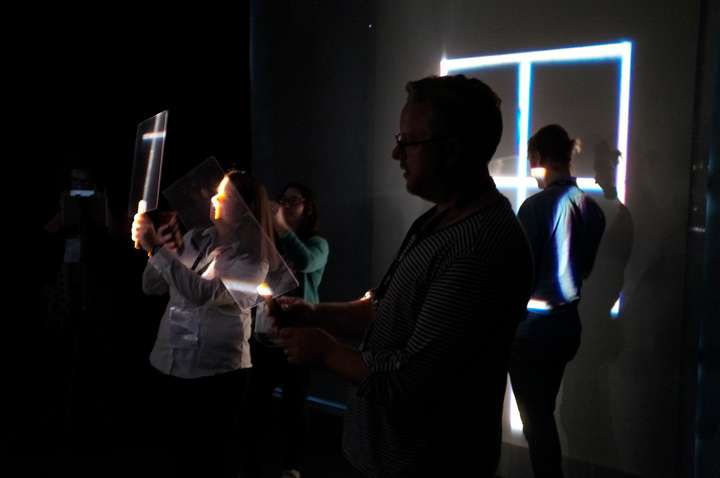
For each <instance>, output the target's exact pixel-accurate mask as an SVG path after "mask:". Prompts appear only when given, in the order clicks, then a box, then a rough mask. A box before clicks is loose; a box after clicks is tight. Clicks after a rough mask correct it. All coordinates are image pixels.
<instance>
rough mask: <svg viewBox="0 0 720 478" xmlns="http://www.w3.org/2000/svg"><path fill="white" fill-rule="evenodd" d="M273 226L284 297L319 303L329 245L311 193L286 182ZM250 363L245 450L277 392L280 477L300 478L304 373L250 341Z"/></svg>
mask: <svg viewBox="0 0 720 478" xmlns="http://www.w3.org/2000/svg"><path fill="white" fill-rule="evenodd" d="M273 219H274V220H273V225H274V229H275V234H276V237H277V239H276V240H277V246H278V250H279V251H280V253H281V254H282V256H283V258H284V259H285V261H286V262H287V264H288V265H289V266H290V268H291V269H292V270H293V272H294V273H295V277H297V279H298V282H299V283H300V284H299V286H298V288H297V289H295V290H294V291H292V292H290V293H289V294H288V295H291V296H296V297H301V298H303V299H304V300H305V301H307V302H309V303H312V304H317V303H318V302H320V296H319V293H318V288H319V286H320V281H321V280H322V277H323V273H324V272H325V265H326V264H327V259H328V254H329V246H328V242H327V241H326V240H325V239H324V238H322V237H321V236H319V235H318V233H317V224H318V213H317V204H316V203H315V197H314V194H313V193H312V191H311V190H310V189H309V188H307V187H306V186H304V185H302V184H298V183H290V184H288V185H287V186H285V188H283V193H282V195H281V196H280V198H279V200H278V204H277V206H276V207H275V208H274V215H273ZM251 353H252V362H253V369H252V370H253V371H252V381H251V390H250V400H251V405H252V409H253V410H254V411H255V413H253V417H254V418H255V419H256V421H255V423H254V427H253V428H254V435H255V436H254V437H253V439H251V440H250V443H249V447H250V448H254V447H255V446H257V445H259V443H258V442H259V441H260V440H261V438H262V436H261V435H262V432H263V430H264V428H265V427H264V425H265V424H264V423H263V422H262V418H263V417H267V416H269V415H268V413H269V411H268V409H269V407H270V406H271V399H272V393H273V390H275V388H276V387H278V386H280V387H281V388H282V405H281V406H282V415H281V416H282V431H283V435H284V436H283V440H282V441H281V442H280V443H279V444H278V443H277V442H276V441H275V440H273V444H274V445H278V446H277V447H276V449H277V450H279V451H280V453H282V454H283V456H282V459H281V460H282V465H283V472H282V476H283V477H288V478H299V477H300V470H301V468H302V457H303V449H302V448H303V442H304V438H305V416H304V415H305V413H304V412H305V397H306V396H307V387H308V378H309V377H308V368H306V367H305V366H299V365H292V364H289V363H288V361H287V358H286V356H285V354H284V352H283V350H282V349H281V348H269V347H266V346H264V345H262V344H260V343H259V342H257V341H255V340H252V341H251ZM249 451H250V453H249V454H248V455H249V456H248V459H249V461H250V463H249V465H250V468H251V470H252V471H254V472H257V471H259V468H260V463H258V462H257V459H258V457H259V456H261V455H262V454H261V453H257V452H254V451H253V450H252V449H251V450H249Z"/></svg>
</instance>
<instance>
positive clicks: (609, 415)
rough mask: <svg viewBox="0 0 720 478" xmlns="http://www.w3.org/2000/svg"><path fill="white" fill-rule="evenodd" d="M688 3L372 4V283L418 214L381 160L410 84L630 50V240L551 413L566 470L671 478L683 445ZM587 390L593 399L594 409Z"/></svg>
mask: <svg viewBox="0 0 720 478" xmlns="http://www.w3.org/2000/svg"><path fill="white" fill-rule="evenodd" d="M698 3H699V2H698V1H694V0H693V1H663V2H654V1H642V2H641V1H623V2H619V1H617V2H615V1H614V2H608V1H606V2H596V1H588V0H580V1H573V2H571V1H567V0H563V1H556V2H536V1H528V0H520V1H514V2H476V1H463V0H454V1H449V0H445V1H439V0H438V1H433V0H427V1H410V0H405V1H379V2H377V3H376V11H375V16H374V20H373V27H372V32H373V40H374V42H375V71H374V80H373V82H372V83H373V84H372V91H373V94H372V96H371V125H372V126H371V129H370V134H371V143H370V145H371V146H370V151H369V157H368V161H369V165H370V170H369V174H370V181H369V187H370V191H369V195H370V201H371V204H372V241H371V242H372V256H371V274H370V275H371V278H372V279H373V280H375V281H377V280H379V279H380V277H381V276H382V274H383V273H384V271H385V268H386V267H387V265H388V264H389V263H390V262H391V260H392V257H393V255H394V254H395V252H396V249H397V247H398V245H399V243H400V241H401V239H402V237H403V235H404V233H405V231H406V230H407V228H408V227H409V225H410V223H411V222H412V220H413V219H414V218H415V217H416V216H417V215H418V214H419V213H420V212H422V211H423V210H424V209H425V208H426V207H427V205H426V204H423V203H422V201H420V200H418V199H416V198H413V197H411V196H409V195H408V194H407V193H406V192H405V190H404V181H403V178H402V176H401V174H400V170H399V166H398V164H397V162H395V161H393V160H392V159H391V157H390V153H391V148H392V145H393V142H392V140H393V138H392V133H394V132H396V131H397V129H398V116H399V111H400V109H401V107H402V105H403V103H404V100H405V93H404V84H405V82H406V81H408V80H410V79H417V78H420V77H423V76H426V75H430V74H437V73H438V71H439V61H440V59H441V58H442V57H443V56H447V57H450V58H453V57H463V56H478V55H489V54H497V53H511V52H516V51H528V50H540V49H549V48H562V47H567V46H578V45H591V44H598V43H607V42H614V41H619V40H630V41H632V42H633V43H634V51H633V71H632V75H633V78H632V100H631V107H630V114H631V116H630V144H629V152H628V158H629V167H628V183H627V185H628V188H627V190H628V201H627V203H628V206H629V209H630V212H631V214H632V216H633V220H634V237H635V241H634V248H633V253H632V257H631V259H630V263H629V265H628V267H627V269H626V274H625V285H624V291H625V297H626V303H625V308H624V311H623V314H622V315H621V317H620V318H619V319H618V321H616V322H614V323H612V324H610V325H608V327H604V326H603V325H602V324H601V325H600V327H593V326H589V327H586V333H585V335H584V337H583V340H584V344H583V346H581V350H580V352H579V354H578V357H577V358H576V359H575V361H573V362H572V363H571V364H570V366H569V367H568V370H567V373H566V384H567V383H569V384H570V386H569V387H566V389H565V390H564V392H563V396H562V398H561V399H562V403H560V404H559V406H558V408H559V410H560V412H561V416H560V417H559V422H560V423H561V424H562V425H563V427H564V439H565V438H572V439H571V440H570V441H568V440H565V442H564V449H565V451H566V452H567V454H568V456H569V457H570V458H572V459H574V460H577V461H580V462H585V463H590V464H593V465H598V466H600V467H605V468H611V469H614V470H619V471H623V472H626V473H630V474H638V475H641V476H653V477H662V476H678V473H679V469H678V466H679V461H680V460H679V453H680V450H681V449H682V448H681V446H680V439H681V437H683V436H684V435H683V434H682V433H681V432H682V430H681V428H680V427H681V424H680V418H679V417H680V416H681V413H680V410H681V406H682V405H681V397H682V387H683V379H684V377H683V371H684V368H683V363H682V361H683V360H684V359H685V353H684V350H683V346H684V345H683V344H684V341H683V336H682V333H683V327H682V325H683V297H684V294H683V287H684V277H683V275H684V271H685V258H684V255H685V225H686V221H687V219H686V218H687V203H688V187H689V184H688V181H689V164H690V154H691V131H692V112H693V100H694V96H693V94H694V91H693V86H694V79H695V71H696V49H697V33H698V32H697V29H698V16H699V5H698ZM506 86H507V85H503V86H501V87H499V89H501V88H505V87H506ZM575 93H576V94H577V95H579V96H582V95H592V94H593V91H583V90H582V89H580V88H578V89H577V91H576V92H575ZM514 120H515V119H514V118H510V119H508V118H506V123H507V122H509V121H514ZM589 313H590V312H589V311H585V315H586V316H588V314H589ZM588 325H589V324H588ZM595 325H597V324H595ZM588 334H589V335H588ZM601 341H602V343H600V342H601ZM588 380H590V382H588ZM583 381H585V383H583ZM587 385H590V386H592V387H595V390H596V391H595V392H593V394H592V396H589V395H588V393H587V392H588V388H587ZM570 418H571V419H570ZM506 439H507V441H509V442H516V441H517V440H516V439H515V438H512V437H511V436H510V435H508V436H507V437H506ZM503 468H504V469H501V470H499V471H500V472H501V474H503V476H508V477H511V476H525V475H527V469H526V468H523V467H518V466H512V465H509V464H508V461H507V460H504V461H503Z"/></svg>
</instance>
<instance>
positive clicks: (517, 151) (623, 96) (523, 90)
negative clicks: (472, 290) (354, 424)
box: [440, 41, 632, 431]
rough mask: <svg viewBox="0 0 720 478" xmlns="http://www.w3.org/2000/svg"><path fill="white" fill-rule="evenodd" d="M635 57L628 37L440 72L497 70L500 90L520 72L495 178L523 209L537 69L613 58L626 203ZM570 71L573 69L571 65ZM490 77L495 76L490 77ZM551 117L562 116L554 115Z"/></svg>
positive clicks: (452, 64) (455, 62)
mask: <svg viewBox="0 0 720 478" xmlns="http://www.w3.org/2000/svg"><path fill="white" fill-rule="evenodd" d="M631 61H632V43H631V42H627V41H624V42H619V43H609V44H601V45H592V46H583V47H573V48H561V49H553V50H540V51H529V52H521V53H510V54H502V55H490V56H477V57H470V58H445V59H443V60H442V61H441V62H440V75H441V76H445V75H448V74H465V75H468V76H472V75H473V74H478V73H479V72H482V73H483V74H484V75H485V76H486V77H488V75H491V76H492V75H495V77H496V78H497V80H498V83H497V84H493V83H494V82H493V81H490V82H489V83H490V84H491V86H492V87H493V89H496V91H497V90H498V88H499V89H501V90H502V88H507V84H506V83H507V80H506V78H507V73H508V72H509V71H511V72H512V73H514V76H516V77H517V81H516V85H517V86H516V92H517V93H516V94H515V95H514V96H515V97H514V98H513V97H508V93H509V92H510V91H509V90H507V89H506V90H504V91H498V93H500V95H501V97H502V99H503V107H504V108H506V109H505V113H506V114H508V113H510V111H512V109H515V113H516V118H517V121H516V124H515V125H507V124H506V128H505V129H506V131H507V130H508V129H509V130H512V129H515V130H516V134H515V137H516V144H515V147H514V154H510V155H508V154H507V151H506V152H505V154H504V155H501V156H502V157H500V158H498V157H496V158H495V159H494V161H498V160H499V162H500V163H501V164H500V165H497V166H496V167H495V171H493V179H494V180H495V183H496V184H497V186H498V188H500V189H502V190H506V191H512V192H514V195H515V197H514V198H512V199H514V201H513V202H514V204H515V209H516V210H517V209H518V208H519V207H520V205H521V204H522V203H523V201H525V199H526V198H527V197H528V192H533V191H536V190H537V183H536V181H535V179H534V178H533V177H532V176H530V174H529V169H528V164H527V142H528V139H529V138H530V135H531V124H532V115H533V108H532V105H533V95H534V93H536V92H535V91H534V90H533V76H534V74H536V72H537V71H539V69H540V68H545V69H546V70H548V68H546V67H561V68H563V67H565V66H567V67H576V66H577V65H588V64H597V63H601V64H602V63H608V62H609V63H612V64H613V66H614V65H617V66H618V68H617V69H616V70H612V71H613V72H616V73H613V74H616V75H617V78H616V82H617V83H616V84H617V89H616V91H615V92H614V94H616V95H617V98H606V99H605V101H607V102H608V103H612V105H611V106H612V107H615V108H616V111H615V112H614V116H613V118H614V120H613V123H614V128H615V131H614V132H612V134H613V135H614V138H615V140H616V148H617V151H619V153H620V156H619V157H618V164H617V175H616V178H615V186H616V189H617V196H618V199H619V200H620V202H622V203H623V204H625V203H626V176H627V164H628V133H629V115H630V76H631ZM550 69H552V68H550ZM565 71H567V72H569V71H570V70H565ZM501 72H502V73H501ZM595 73H596V72H595ZM500 74H505V75H506V76H505V78H503V79H500V78H499V77H498V75H500ZM488 79H491V78H490V77H488ZM503 80H504V81H503ZM587 94H588V95H599V94H601V92H598V91H588V92H587ZM552 100H553V98H550V101H552ZM508 104H509V105H510V108H511V110H510V111H508V110H507V108H508V106H507V105H508ZM545 119H548V118H545ZM549 122H558V121H557V120H555V118H553V119H552V120H551V121H549ZM536 126H537V125H536ZM571 129H572V128H571ZM506 141H507V139H506V140H504V142H506ZM504 142H502V143H501V145H500V149H503V147H504V146H503V145H504ZM505 149H507V148H505ZM508 160H509V161H511V162H514V165H510V164H507V163H508ZM513 173H514V174H513ZM577 182H578V186H579V187H580V188H581V189H583V190H585V191H587V192H589V193H591V194H592V193H594V194H597V193H599V192H601V189H600V187H599V186H598V184H597V183H596V182H595V178H594V177H588V176H582V175H578V178H577ZM620 303H621V298H618V300H617V301H616V302H615V304H614V306H613V308H612V310H611V314H612V316H613V317H617V316H618V314H619V311H620ZM531 306H532V304H528V307H529V308H530V307H531ZM510 402H511V405H510V407H511V416H510V425H511V428H512V429H513V430H515V431H519V430H522V422H521V421H520V418H519V414H518V413H517V407H516V404H515V399H514V397H513V396H512V394H511V395H510Z"/></svg>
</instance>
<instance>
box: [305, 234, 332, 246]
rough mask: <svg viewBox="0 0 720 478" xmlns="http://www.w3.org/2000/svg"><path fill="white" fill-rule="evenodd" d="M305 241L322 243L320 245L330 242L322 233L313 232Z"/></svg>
mask: <svg viewBox="0 0 720 478" xmlns="http://www.w3.org/2000/svg"><path fill="white" fill-rule="evenodd" d="M305 242H307V243H308V244H320V245H327V244H328V241H327V239H325V238H324V237H322V236H320V235H318V234H313V235H312V236H310V237H308V238H307V239H306V240H305Z"/></svg>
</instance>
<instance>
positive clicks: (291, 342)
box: [279, 327, 369, 384]
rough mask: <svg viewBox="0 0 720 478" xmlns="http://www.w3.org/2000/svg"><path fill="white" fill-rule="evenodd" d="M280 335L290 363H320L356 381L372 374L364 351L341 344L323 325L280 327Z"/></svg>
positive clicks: (356, 382) (355, 382)
mask: <svg viewBox="0 0 720 478" xmlns="http://www.w3.org/2000/svg"><path fill="white" fill-rule="evenodd" d="M279 338H280V345H281V346H282V347H283V348H284V349H285V354H286V355H287V358H288V362H290V363H296V364H301V363H304V364H313V365H319V366H321V367H324V368H326V369H328V370H330V371H332V372H335V373H336V374H337V375H339V376H340V377H341V378H343V379H344V380H348V381H350V382H352V383H354V384H358V383H361V382H362V381H363V380H365V379H366V378H367V376H368V374H369V369H368V366H367V364H366V363H365V361H364V360H363V358H362V355H361V354H360V352H358V351H357V350H354V349H352V348H350V347H348V346H347V345H343V344H341V343H340V342H338V341H337V340H335V339H334V338H333V337H332V336H330V335H329V334H328V333H327V332H325V331H324V330H322V329H318V328H304V327H303V328H300V327H288V328H284V329H282V330H280V333H279Z"/></svg>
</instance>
